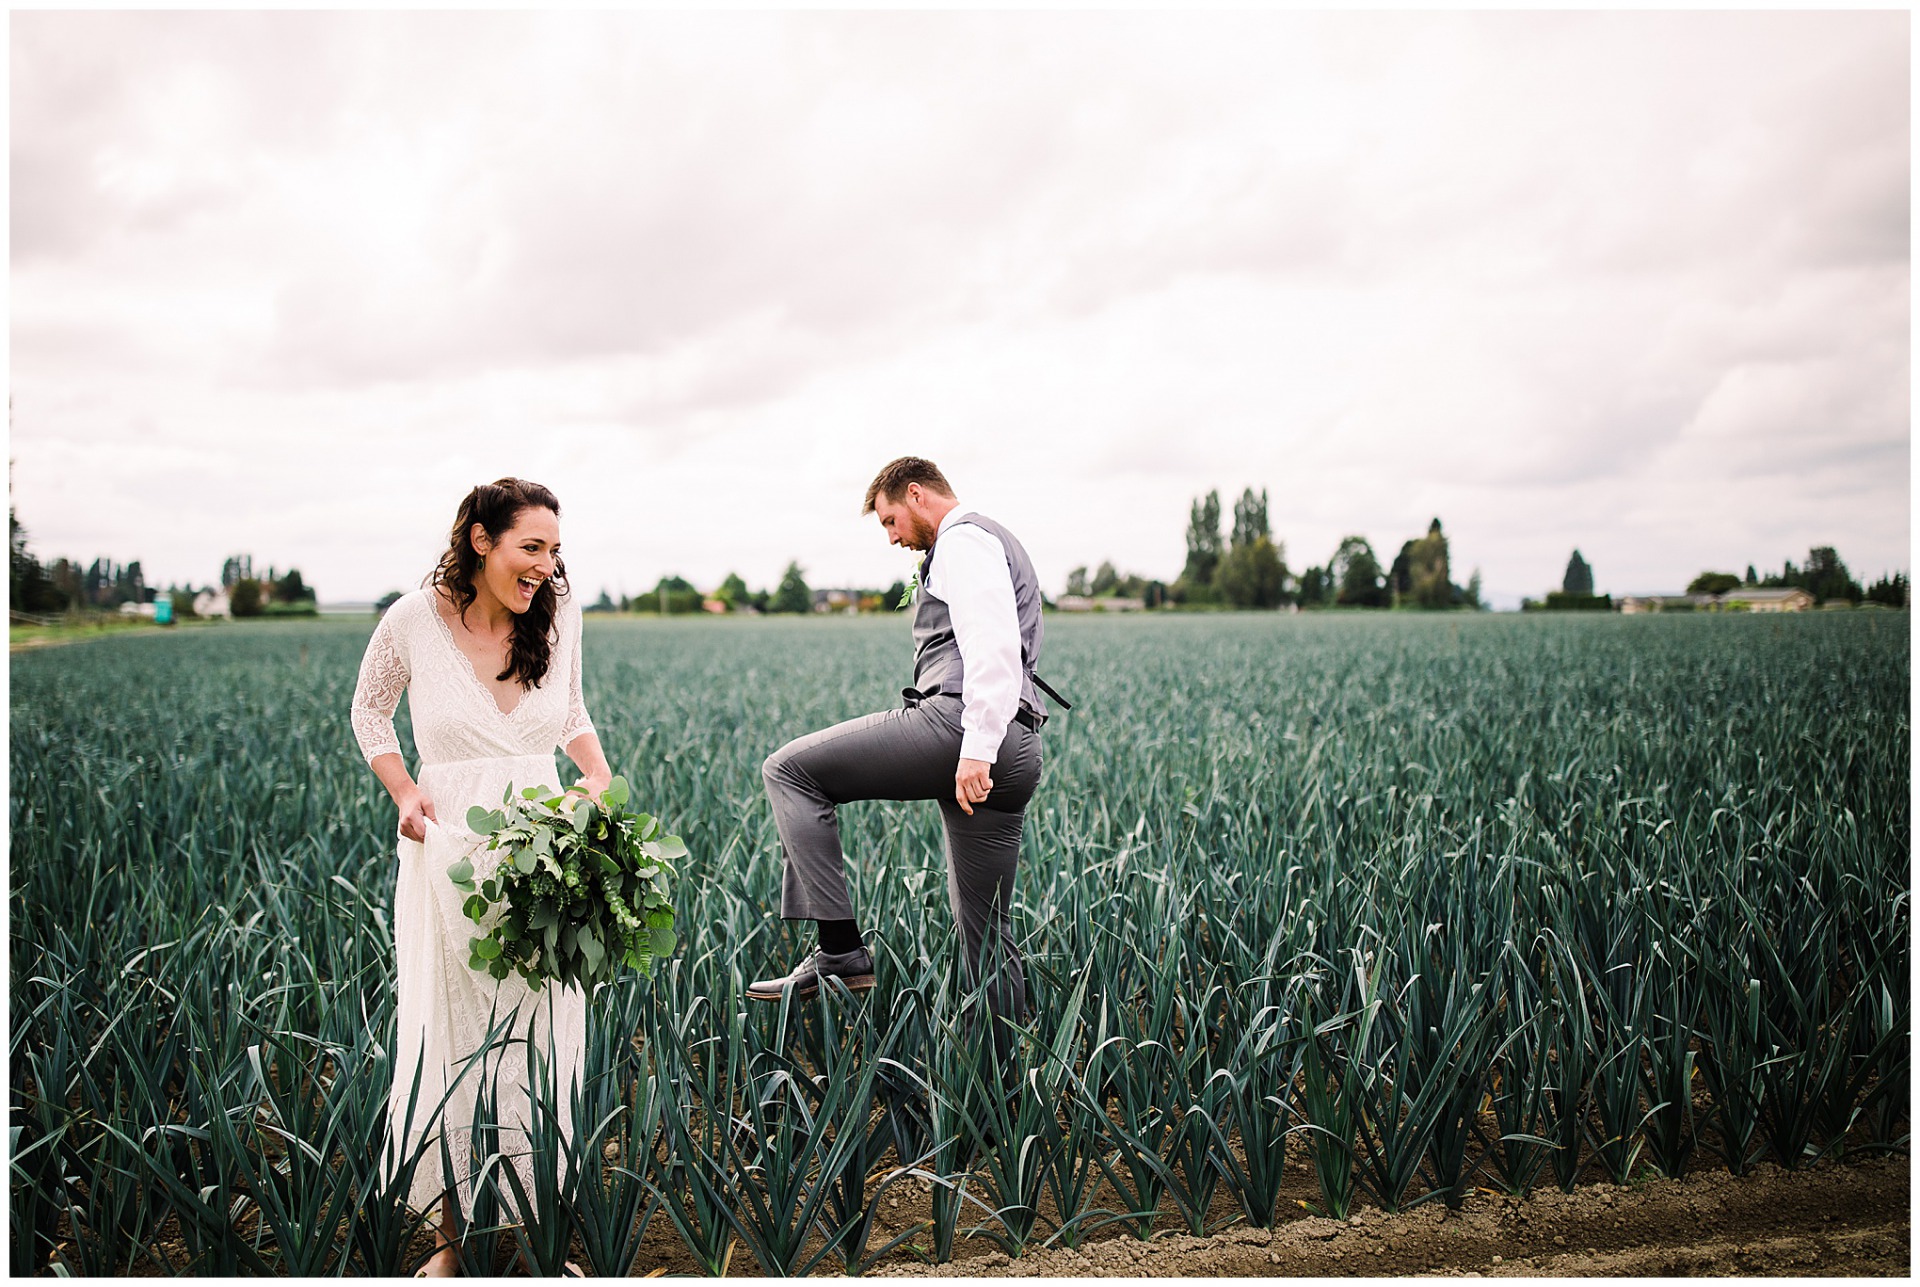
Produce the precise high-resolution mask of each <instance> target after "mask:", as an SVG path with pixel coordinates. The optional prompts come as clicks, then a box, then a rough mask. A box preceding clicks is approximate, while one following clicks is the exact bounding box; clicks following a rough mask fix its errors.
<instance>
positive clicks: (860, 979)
mask: <svg viewBox="0 0 1920 1287" xmlns="http://www.w3.org/2000/svg"><path fill="white" fill-rule="evenodd" d="M823 976H828V977H832V978H836V979H839V980H840V982H842V983H844V984H846V985H847V987H848V988H849V989H850V990H852V991H854V992H865V991H866V990H867V989H868V988H870V987H872V986H873V957H872V956H870V955H868V953H867V949H866V948H864V947H862V948H856V949H855V950H854V951H851V952H828V951H825V950H823V949H820V948H815V949H814V951H813V954H812V955H810V956H809V957H807V959H806V960H804V961H802V962H800V964H799V965H798V966H796V967H794V971H793V973H791V974H789V975H787V976H786V977H785V978H780V979H755V980H754V981H753V982H752V983H750V984H748V985H747V997H748V999H749V1000H753V1001H778V1000H779V999H780V998H781V997H782V996H785V995H786V992H787V989H788V988H792V989H793V995H794V996H796V997H810V996H812V995H813V994H814V993H816V992H818V991H819V990H820V980H821V978H822V977H823Z"/></svg>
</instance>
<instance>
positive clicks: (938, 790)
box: [747, 456, 1066, 1046]
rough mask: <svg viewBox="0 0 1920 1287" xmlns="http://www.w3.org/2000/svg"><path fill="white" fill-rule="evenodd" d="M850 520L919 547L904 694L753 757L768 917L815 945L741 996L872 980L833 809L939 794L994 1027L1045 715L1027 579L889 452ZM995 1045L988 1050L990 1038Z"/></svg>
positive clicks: (932, 481) (1000, 548)
mask: <svg viewBox="0 0 1920 1287" xmlns="http://www.w3.org/2000/svg"><path fill="white" fill-rule="evenodd" d="M861 512H862V513H863V514H874V515H876V516H878V518H879V519H880V526H881V527H882V528H883V529H885V531H886V533H887V539H888V540H889V541H890V542H891V543H892V544H895V545H904V546H906V547H907V548H908V549H910V550H924V551H926V557H925V558H923V559H921V560H920V571H919V574H918V575H917V576H916V577H915V579H914V594H915V603H914V613H913V648H914V658H913V687H911V688H908V689H905V690H903V696H904V697H905V699H906V704H905V707H904V708H903V709H900V710H890V711H883V712H881V713H879V714H875V715H863V716H861V717H860V718H859V719H853V720H848V721H847V722H845V723H844V724H836V725H834V726H833V727H832V728H828V729H822V730H821V731H820V732H818V733H809V734H808V735H807V736H805V737H802V738H799V739H797V740H795V741H792V742H789V743H787V744H786V745H785V746H783V747H781V748H780V749H779V750H778V751H775V752H774V753H773V754H772V755H770V756H768V757H767V762H766V764H765V766H764V767H763V769H762V771H761V772H762V776H763V777H764V778H765V780H766V784H767V796H768V798H769V799H770V800H771V801H772V804H773V816H774V821H775V823H776V825H778V827H779V829H780V846H781V851H782V858H783V860H784V862H785V868H786V875H785V880H784V884H783V888H782V890H781V896H780V914H781V915H782V916H784V917H786V918H787V919H788V920H802V919H804V920H813V921H817V922H819V927H820V947H819V950H818V951H816V952H814V953H812V954H811V955H810V956H808V957H807V959H806V960H804V961H802V962H801V963H800V964H799V966H798V967H797V968H795V969H794V971H793V972H792V973H791V974H788V975H787V976H786V977H785V978H778V979H762V980H759V981H757V982H755V983H754V984H753V985H752V986H751V987H749V988H748V989H747V995H748V996H749V997H751V998H753V999H754V1000H758V1001H777V1000H779V999H780V998H781V996H782V995H784V994H785V993H786V991H787V990H788V989H792V991H793V994H794V995H795V996H810V995H811V994H813V993H814V992H815V991H817V990H818V989H819V987H820V980H821V979H822V978H823V977H827V976H832V977H835V978H838V979H839V980H840V981H841V982H842V983H844V984H845V985H846V986H847V987H849V988H852V989H854V990H861V989H865V988H870V987H872V986H873V958H872V957H871V956H870V955H868V953H867V949H866V947H865V946H864V945H863V944H862V942H861V939H860V926H859V922H858V921H856V920H855V919H854V909H853V903H852V901H851V900H850V899H849V898H848V896H847V881H846V874H845V866H846V857H845V855H844V854H843V853H842V852H841V849H840V829H839V825H838V822H837V820H836V817H835V812H834V810H835V807H836V806H838V805H841V804H845V803H847V802H848V801H850V800H937V801H939V803H940V813H941V819H942V821H943V822H944V823H945V824H946V833H947V893H948V895H949V897H950V898H951V899H952V901H953V914H954V919H955V920H956V921H957V922H958V924H959V928H960V937H961V946H962V949H963V953H964V954H963V957H962V960H963V962H964V965H965V969H966V976H967V979H968V982H969V983H970V984H979V983H981V982H982V981H984V982H985V991H986V995H987V1003H988V1006H989V1008H990V1009H991V1011H992V1013H993V1014H994V1015H995V1016H996V1017H1004V1018H1008V1019H1014V1020H1018V1019H1019V1018H1021V1017H1022V1015H1023V1014H1024V1011H1025V1008H1026V978H1025V975H1024V974H1023V972H1022V970H1021V967H1020V953H1019V951H1018V949H1017V948H1016V947H1015V946H1014V941H1013V927H1012V922H1011V919H1010V917H1009V915H1008V911H1009V908H1010V907H1011V906H1012V903H1013V878H1014V870H1015V868H1016V867H1017V866H1018V864H1019V861H1020V830H1021V827H1022V825H1023V823H1024V821H1025V818H1026V807H1027V801H1028V800H1029V799H1031V798H1032V797H1033V791H1034V788H1035V787H1036V786H1037V785H1039V782H1040V726H1041V725H1042V724H1044V723H1045V722H1046V719H1047V717H1046V713H1045V711H1044V710H1043V708H1042V706H1041V703H1040V696H1039V693H1038V692H1037V691H1036V684H1037V685H1038V686H1039V687H1040V688H1045V687H1046V686H1045V683H1044V682H1043V681H1039V680H1037V679H1036V677H1035V675H1034V673H1033V670H1034V664H1035V662H1036V661H1038V660H1039V656H1040V586H1039V582H1038V581H1037V580H1036V578H1035V577H1034V574H1033V564H1032V562H1031V561H1030V560H1029V559H1028V558H1027V552H1026V550H1024V549H1022V548H1021V545H1020V542H1019V541H1017V540H1015V539H1014V536H1013V533H1011V532H1009V531H1008V530H1007V529H1006V528H1004V527H1002V526H1001V525H1000V524H998V523H996V522H994V521H993V520H992V519H990V518H987V517H985V516H984V515H981V514H976V513H974V512H972V511H971V510H969V509H967V508H966V507H965V506H963V505H961V504H960V503H959V501H957V500H955V499H954V495H953V488H952V487H950V486H948V484H947V480H946V478H945V477H944V476H943V475H942V474H941V473H940V470H939V469H938V468H937V467H935V465H934V464H933V462H932V461H929V460H922V459H920V458H919V457H917V456H902V457H901V458H900V459H898V460H896V461H894V462H893V463H891V464H889V465H888V466H887V467H886V468H885V469H882V470H881V471H880V474H879V477H877V478H875V479H874V480H873V484H872V485H871V486H870V487H868V488H867V499H866V505H865V508H864V509H862V510H861ZM1046 691H1047V692H1048V694H1049V695H1051V696H1053V698H1054V700H1055V701H1059V700H1060V698H1059V695H1058V694H1057V693H1054V692H1053V690H1052V689H1046ZM1061 705H1062V706H1065V705H1066V703H1065V702H1061ZM997 1028H998V1025H996V1029H997ZM995 1035H996V1041H995V1045H996V1046H997V1045H999V1044H1000V1042H1001V1041H1003V1040H1004V1034H1003V1033H1000V1032H998V1031H996V1034H995Z"/></svg>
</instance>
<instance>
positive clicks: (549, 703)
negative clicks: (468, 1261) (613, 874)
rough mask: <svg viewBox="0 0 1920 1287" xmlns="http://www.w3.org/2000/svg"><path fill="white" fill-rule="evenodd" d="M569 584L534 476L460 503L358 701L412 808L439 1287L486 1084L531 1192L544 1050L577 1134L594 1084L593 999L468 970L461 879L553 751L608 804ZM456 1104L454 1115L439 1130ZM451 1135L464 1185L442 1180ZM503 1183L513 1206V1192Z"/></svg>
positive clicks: (398, 1121)
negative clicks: (482, 812) (402, 713)
mask: <svg viewBox="0 0 1920 1287" xmlns="http://www.w3.org/2000/svg"><path fill="white" fill-rule="evenodd" d="M566 577H567V573H566V565H565V564H564V563H562V562H561V561H560V502H559V501H558V500H557V499H555V497H554V495H553V493H552V492H550V491H548V490H547V489H546V488H544V487H541V486H539V485H538V484H536V483H529V482H524V481H522V480H520V479H517V478H503V479H501V480H500V481H498V482H496V483H490V484H482V485H481V486H479V487H476V488H474V489H473V490H472V491H471V492H469V493H468V494H467V497H466V499H465V500H463V501H461V502H460V510H459V513H458V514H457V515H456V516H455V518H454V523H453V531H452V533H451V536H450V538H449V541H448V547H447V551H446V553H445V554H444V555H442V556H441V559H440V564H439V566H438V567H436V568H435V569H434V570H433V572H432V574H431V575H430V576H429V577H428V578H427V580H426V583H425V584H424V585H423V587H422V588H421V589H418V590H415V591H414V592H412V593H411V594H408V595H405V596H403V597H402V598H401V599H400V600H399V601H398V602H396V603H395V604H394V605H393V606H392V607H391V608H389V609H388V610H387V614H386V616H385V617H383V618H382V619H381V621H380V624H379V626H378V627H377V628H376V629H375V630H374V632H373V638H372V640H371V641H370V642H369V643H368V644H367V652H366V656H365V658H364V659H363V660H362V661H361V663H360V679H359V683H358V685H357V686H356V688H355V690H354V695H353V731H354V736H355V737H356V738H357V739H358V741H359V743H360V750H361V753H362V754H364V755H365V756H366V758H367V763H368V764H369V766H371V767H372V769H373V772H374V774H375V776H377V777H378V778H379V779H380V782H381V785H383V786H385V787H386V789H387V792H388V793H389V794H390V795H392V797H393V802H394V804H395V805H396V806H397V807H398V808H399V811H400V827H399V831H400V837H399V874H398V877H397V879H396V882H395V888H394V895H393V934H394V946H395V959H396V966H397V979H398V987H397V991H398V1020H399V1023H398V1028H399V1031H398V1034H397V1040H396V1042H395V1047H394V1061H393V1074H394V1080H393V1089H392V1092H391V1098H390V1100H389V1107H390V1112H389V1118H390V1121H391V1123H392V1136H391V1147H392V1148H393V1149H394V1150H395V1152H394V1156H397V1157H405V1156H408V1155H409V1154H410V1153H411V1152H413V1151H416V1150H417V1151H420V1152H421V1158H420V1164H419V1167H418V1169H417V1170H416V1171H415V1173H414V1178H413V1185H412V1192H411V1201H412V1203H413V1206H414V1207H415V1209H416V1210H427V1209H429V1208H430V1207H432V1206H433V1205H434V1204H436V1203H438V1204H440V1228H439V1235H438V1244H439V1245H438V1248H437V1250H436V1251H435V1253H434V1255H433V1257H432V1259H430V1260H429V1261H428V1262H427V1264H426V1266H425V1268H424V1270H423V1271H422V1272H423V1273H425V1274H428V1275H431V1276H433V1277H443V1276H451V1275H452V1274H453V1273H454V1272H455V1271H456V1269H457V1266H458V1263H459V1260H458V1256H457V1253H456V1251H455V1248H454V1246H453V1233H454V1230H455V1225H454V1223H453V1221H452V1219H451V1215H450V1210H451V1204H452V1202H453V1201H454V1200H455V1199H456V1197H457V1200H458V1201H459V1203H460V1209H461V1211H462V1212H465V1213H470V1212H471V1210H472V1204H473V1184H474V1181H473V1176H472V1174H471V1163H470V1162H469V1160H468V1156H467V1155H468V1153H469V1149H468V1147H467V1140H468V1131H469V1128H470V1127H471V1126H472V1124H473V1120H474V1116H475V1112H476V1099H477V1096H478V1094H479V1093H480V1092H481V1091H482V1090H483V1089H485V1090H486V1091H487V1093H489V1094H490V1095H492V1096H493V1097H494V1098H495V1099H496V1100H497V1105H498V1112H497V1114H496V1116H497V1120H498V1121H499V1123H500V1125H501V1126H502V1128H503V1129H502V1131H501V1133H500V1137H499V1148H500V1151H501V1152H503V1153H505V1154H507V1155H508V1156H509V1157H512V1159H513V1163H512V1164H513V1165H514V1167H515V1168H516V1169H517V1170H518V1172H519V1174H520V1177H521V1183H522V1186H523V1187H524V1188H525V1189H526V1191H527V1192H528V1193H529V1194H531V1193H533V1192H534V1191H535V1190H534V1188H533V1186H532V1183H531V1172H530V1166H529V1162H528V1159H527V1157H526V1151H527V1150H526V1143H527V1140H526V1135H525V1133H524V1130H525V1127H526V1126H527V1124H528V1122H529V1120H530V1111H531V1110H530V1107H529V1086H528V1082H529V1069H528V1067H527V1063H528V1059H527V1054H528V1050H529V1048H530V1047H531V1049H532V1050H534V1051H535V1052H537V1055H538V1057H539V1058H540V1059H541V1060H542V1062H544V1063H546V1064H548V1065H549V1066H550V1067H551V1068H552V1073H553V1075H552V1077H551V1078H541V1079H539V1080H540V1081H542V1082H543V1083H544V1084H547V1085H552V1086H557V1087H558V1088H559V1092H558V1094H557V1096H556V1099H557V1103H556V1104H555V1105H554V1107H555V1109H556V1110H557V1112H558V1114H559V1122H560V1129H561V1130H562V1132H564V1133H570V1132H571V1130H572V1122H571V1113H570V1109H571V1103H570V1096H569V1095H568V1094H567V1093H566V1092H567V1088H568V1086H569V1084H570V1083H571V1082H573V1081H575V1080H577V1079H578V1077H579V1076H580V1067H581V1062H582V1056H583V1053H584V1051H585V1047H586V998H585V996H584V995H583V994H582V993H581V991H580V989H578V988H577V987H574V988H565V989H562V988H558V987H554V986H549V987H547V988H545V989H543V990H542V991H541V992H538V993H536V992H533V991H531V990H530V989H529V988H528V987H527V985H526V983H525V982H523V981H522V980H521V979H520V977H519V976H518V975H517V974H509V975H508V976H507V977H506V978H505V979H504V980H501V981H498V982H496V981H495V980H494V979H493V978H491V977H490V976H488V975H487V974H484V973H481V972H479V971H476V970H472V969H469V968H468V965H467V960H468V948H467V940H468V938H469V937H470V936H471V935H472V934H473V932H474V929H475V927H474V925H473V923H472V922H471V921H469V920H468V919H467V917H466V915H465V913H464V912H463V911H462V910H461V906H462V902H463V898H462V896H461V894H460V893H459V892H458V891H457V890H456V889H455V888H454V886H453V883H452V882H451V881H450V880H449V879H448V878H447V868H448V866H450V865H451V864H453V863H454V862H456V861H457V860H459V859H460V858H463V857H464V858H469V859H471V860H472V861H473V863H474V867H475V878H476V879H480V880H484V879H485V878H486V876H487V875H488V874H489V873H490V872H491V870H492V864H493V863H494V862H496V861H497V855H495V854H488V853H486V852H484V851H476V846H477V845H478V844H479V841H478V839H477V838H476V837H475V836H474V835H473V833H472V832H470V831H468V830H467V828H466V816H467V810H468V808H469V807H471V806H473V805H476V804H477V805H483V806H485V807H487V808H489V809H491V808H494V807H496V806H498V805H499V803H500V801H501V797H502V795H503V794H504V793H505V792H506V790H507V789H508V787H509V785H511V787H512V788H513V789H514V790H516V791H518V790H519V789H521V788H523V787H529V786H540V787H544V788H546V789H547V790H549V791H550V790H551V789H552V784H553V782H554V779H555V776H556V775H555V772H554V758H553V753H554V748H556V747H562V748H565V750H566V753H567V755H568V757H569V758H571V759H572V760H573V762H574V764H576V765H577V766H578V767H579V769H580V772H581V773H582V775H583V776H582V777H581V779H580V781H579V782H578V783H576V784H575V785H574V787H573V788H572V789H571V791H570V792H569V794H573V793H576V792H577V793H579V794H580V795H584V796H593V797H597V796H598V795H599V794H600V792H601V791H603V790H604V789H605V788H606V786H607V784H608V783H609V782H610V781H611V779H612V771H611V770H610V769H609V768H608V767H607V759H606V755H605V754H604V753H603V752H602V751H601V749H600V739H599V737H598V735H597V734H595V732H594V728H593V723H592V721H591V720H590V719H588V717H587V710H586V705H585V703H584V702H583V701H582V700H581V694H580V609H579V607H578V606H577V605H576V604H574V603H573V602H572V601H571V600H570V599H569V597H568V593H567V579H566ZM402 692H406V693H408V694H409V697H408V707H409V710H410V712H411V714H412V717H413V738H414V745H415V748H416V749H417V750H418V751H419V755H420V777H419V780H418V781H415V780H414V779H413V778H411V777H409V776H408V774H407V766H406V762H405V760H404V759H402V757H401V755H400V743H399V740H398V739H397V738H396V737H395V735H394V729H393V712H394V710H395V708H396V707H397V706H398V705H399V702H400V695H401V693H402ZM443 812H444V813H445V814H446V815H447V816H446V818H444V819H442V818H441V817H440V816H439V815H440V814H441V813H443ZM509 1017H510V1018H511V1028H510V1029H509V1030H508V1032H507V1035H508V1036H510V1037H511V1038H514V1040H510V1041H508V1042H507V1043H505V1044H504V1045H503V1044H502V1043H501V1042H500V1040H499V1038H500V1036H501V1035H502V1033H501V1032H500V1031H497V1030H496V1031H495V1032H494V1037H495V1040H494V1041H492V1042H489V1041H488V1039H487V1038H488V1033H489V1030H490V1029H498V1028H499V1027H500V1026H501V1023H502V1021H503V1020H507V1019H509ZM483 1048H484V1049H483ZM476 1056H477V1057H478V1059H477V1061H476ZM469 1064H472V1066H471V1067H469V1066H468V1065H469ZM416 1068H417V1070H418V1074H417V1075H418V1078H419V1086H418V1089H417V1090H416V1089H415V1086H414V1079H415V1076H416ZM443 1097H444V1099H445V1104H446V1107H445V1112H444V1115H443V1116H442V1118H441V1119H440V1121H439V1124H438V1126H437V1127H436V1129H435V1130H434V1132H433V1133H432V1134H429V1133H428V1131H427V1129H426V1126H427V1123H428V1121H429V1120H430V1119H431V1118H432V1115H433V1110H434V1108H435V1106H436V1105H438V1104H440V1103H441V1101H442V1098H443ZM410 1117H411V1125H410V1126H409V1118H410ZM441 1131H444V1132H445V1134H446V1142H447V1144H448V1146H449V1147H448V1152H449V1154H450V1155H451V1156H452V1158H453V1160H454V1171H455V1174H454V1175H453V1176H445V1175H443V1174H441V1170H442V1168H441V1159H440V1147H439V1142H438V1139H437V1136H438V1134H439V1133H440V1132H441ZM500 1189H501V1192H502V1196H503V1198H504V1200H505V1202H506V1203H507V1205H508V1206H509V1207H511V1206H512V1205H513V1194H512V1191H511V1190H512V1186H511V1185H510V1184H505V1183H503V1184H501V1185H500Z"/></svg>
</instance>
